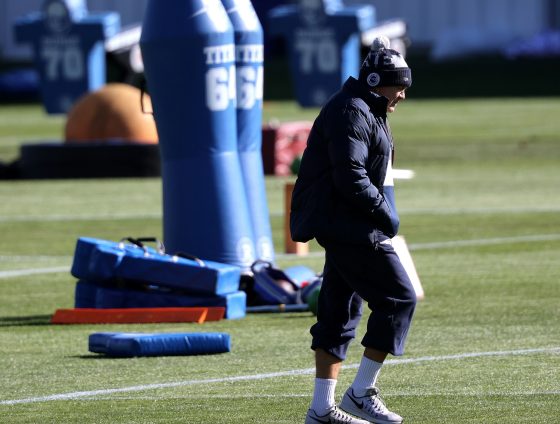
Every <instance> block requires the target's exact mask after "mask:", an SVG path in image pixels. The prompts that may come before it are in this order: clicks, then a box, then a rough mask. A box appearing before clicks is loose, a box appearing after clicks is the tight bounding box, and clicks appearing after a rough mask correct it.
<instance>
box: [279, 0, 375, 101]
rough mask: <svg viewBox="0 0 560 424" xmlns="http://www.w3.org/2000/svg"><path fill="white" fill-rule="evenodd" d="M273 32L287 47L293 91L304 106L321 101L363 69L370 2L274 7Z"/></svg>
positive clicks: (321, 0)
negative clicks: (363, 46)
mask: <svg viewBox="0 0 560 424" xmlns="http://www.w3.org/2000/svg"><path fill="white" fill-rule="evenodd" d="M269 18H270V34H271V35H277V36H282V37H283V38H284V39H285V41H286V46H287V48H288V49H289V57H290V69H291V74H292V80H293V81H294V84H295V93H296V97H297V100H298V102H299V104H300V105H301V106H304V107H314V106H322V105H323V104H324V103H325V101H326V100H327V99H328V98H329V97H330V96H331V95H332V94H333V93H334V92H335V91H337V90H338V89H339V88H340V87H341V86H342V84H343V83H344V81H346V79H347V78H348V77H349V76H358V73H359V70H360V63H361V60H360V48H361V32H364V31H367V30H369V29H371V28H373V27H374V26H375V9H374V7H373V6H371V5H352V6H345V5H343V2H342V1H341V0H299V2H298V4H293V5H287V6H279V7H277V8H274V9H272V10H271V11H270V14H269Z"/></svg>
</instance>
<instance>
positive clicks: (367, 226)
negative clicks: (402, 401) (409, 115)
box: [290, 37, 416, 424]
mask: <svg viewBox="0 0 560 424" xmlns="http://www.w3.org/2000/svg"><path fill="white" fill-rule="evenodd" d="M411 83H412V77H411V72H410V68H409V67H408V65H407V64H406V62H405V60H404V58H403V57H402V56H401V55H400V54H399V53H398V52H396V51H395V50H391V49H390V48H389V41H388V40H387V39H386V38H385V37H380V38H377V39H376V40H374V42H373V45H372V47H371V51H370V52H369V54H368V56H367V57H366V59H365V60H364V63H363V64H362V67H361V69H360V75H359V78H358V79H355V78H353V77H350V78H349V79H348V80H347V81H346V82H345V83H344V86H343V87H342V89H341V90H340V91H338V92H337V93H335V94H334V95H333V97H331V98H330V99H329V101H328V102H327V103H326V104H325V106H324V107H323V108H322V110H321V112H320V113H319V116H318V117H317V119H316V120H315V122H314V124H313V128H312V130H311V133H310V135H309V139H308V142H307V148H306V150H305V152H304V154H303V158H302V162H301V166H300V170H299V174H298V179H297V181H296V185H295V188H294V192H293V196H292V210H291V213H290V228H291V232H292V238H293V239H294V240H295V241H307V240H310V239H312V238H316V239H317V241H318V242H319V243H320V244H321V246H323V247H324V248H325V268H324V274H323V284H322V287H321V292H320V295H319V300H318V312H317V323H316V324H314V325H313V326H312V328H311V334H312V336H313V340H312V344H311V348H312V349H313V350H314V351H315V365H316V378H315V389H314V394H313V400H312V403H311V407H310V409H309V411H308V413H307V417H306V421H305V422H306V423H309V424H311V423H355V424H361V423H368V422H373V423H401V422H402V418H401V417H400V416H399V415H397V414H396V413H394V412H391V411H390V410H389V409H387V407H386V406H385V404H384V403H383V401H382V400H381V398H380V396H379V390H378V389H377V387H376V381H377V376H378V374H379V371H380V369H381V367H382V365H383V361H384V360H385V358H386V357H387V355H388V354H389V353H390V354H392V355H395V356H398V355H402V354H403V352H404V343H405V339H406V336H407V333H408V329H409V327H410V323H411V320H412V315H413V313H414V308H415V306H416V295H415V292H414V289H413V287H412V284H411V282H410V280H409V278H408V276H407V274H406V272H405V270H404V268H403V266H402V264H401V262H400V260H399V258H398V256H397V254H396V253H395V251H394V249H393V247H392V245H391V238H392V237H394V236H395V235H396V234H397V232H398V228H399V218H398V215H397V211H396V208H395V195H394V184H393V175H392V172H393V167H392V163H393V157H394V148H393V137H392V135H391V130H390V128H389V124H388V122H387V113H388V112H393V111H394V110H395V108H396V106H397V103H398V102H399V101H401V100H404V98H405V90H406V89H407V88H408V87H409V86H410V85H411ZM362 299H363V300H364V301H365V302H367V305H368V306H369V308H370V309H371V313H370V315H369V318H368V323H367V331H366V333H365V335H364V338H363V339H362V345H363V346H364V347H365V350H364V355H363V357H362V360H361V363H360V366H359V368H358V372H357V374H356V377H355V380H354V382H353V383H352V385H351V387H350V388H348V390H347V391H346V393H345V394H344V396H343V398H342V402H341V403H340V405H339V406H337V405H336V403H335V387H336V382H337V379H338V374H339V371H340V367H341V364H342V361H343V360H344V359H345V358H346V352H347V349H348V346H349V344H350V342H351V341H352V340H353V339H354V338H355V336H356V328H357V326H358V323H359V321H360V318H361V316H362ZM355 417H359V418H355ZM364 420H365V421H364Z"/></svg>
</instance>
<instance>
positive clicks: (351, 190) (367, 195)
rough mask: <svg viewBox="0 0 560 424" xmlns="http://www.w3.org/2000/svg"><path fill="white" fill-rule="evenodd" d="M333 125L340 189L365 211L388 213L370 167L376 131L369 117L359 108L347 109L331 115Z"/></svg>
mask: <svg viewBox="0 0 560 424" xmlns="http://www.w3.org/2000/svg"><path fill="white" fill-rule="evenodd" d="M329 126H330V129H329V132H330V134H329V158H330V162H331V164H332V167H333V181H334V185H335V188H336V190H337V191H338V192H339V194H340V195H341V196H342V197H344V198H345V199H347V200H348V202H351V203H352V204H353V205H354V207H355V208H357V209H358V210H360V211H362V212H363V213H365V214H368V215H371V216H378V215H381V216H382V217H383V218H385V217H388V216H389V215H390V212H389V210H388V206H387V204H386V203H385V199H384V198H383V195H382V194H381V193H380V192H379V189H378V187H376V186H375V185H374V184H373V183H372V182H371V180H370V178H369V176H368V174H367V170H366V162H367V159H368V151H369V143H370V138H371V134H370V132H371V131H372V125H371V124H369V123H368V121H367V117H366V116H365V114H364V113H363V112H362V111H361V110H359V109H346V110H345V111H343V113H342V115H339V116H338V117H337V119H336V121H335V120H334V119H331V120H330V125H329Z"/></svg>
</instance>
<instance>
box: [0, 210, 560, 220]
mask: <svg viewBox="0 0 560 424" xmlns="http://www.w3.org/2000/svg"><path fill="white" fill-rule="evenodd" d="M555 212H560V207H555V206H550V207H547V206H544V207H519V208H499V207H497V208H438V209H429V208H410V209H407V208H404V209H399V214H400V215H469V214H496V213H498V214H503V213H507V214H510V213H555ZM270 216H271V217H272V218H278V217H282V216H284V211H278V210H275V211H270ZM162 217H163V215H162V213H161V212H140V213H139V212H121V213H115V212H108V213H98V214H80V215H64V214H54V215H16V216H0V223H2V222H58V221H111V220H126V219H162Z"/></svg>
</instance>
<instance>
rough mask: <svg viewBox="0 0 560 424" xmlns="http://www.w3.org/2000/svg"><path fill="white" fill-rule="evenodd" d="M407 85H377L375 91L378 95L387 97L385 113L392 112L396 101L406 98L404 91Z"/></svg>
mask: <svg viewBox="0 0 560 424" xmlns="http://www.w3.org/2000/svg"><path fill="white" fill-rule="evenodd" d="M406 89H407V87H404V86H398V87H377V88H376V89H375V92H376V93H377V94H379V95H380V96H385V97H387V99H389V103H388V104H387V113H392V112H394V111H395V108H396V107H397V103H398V102H400V101H401V100H404V99H405V98H406V95H405V91H406Z"/></svg>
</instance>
